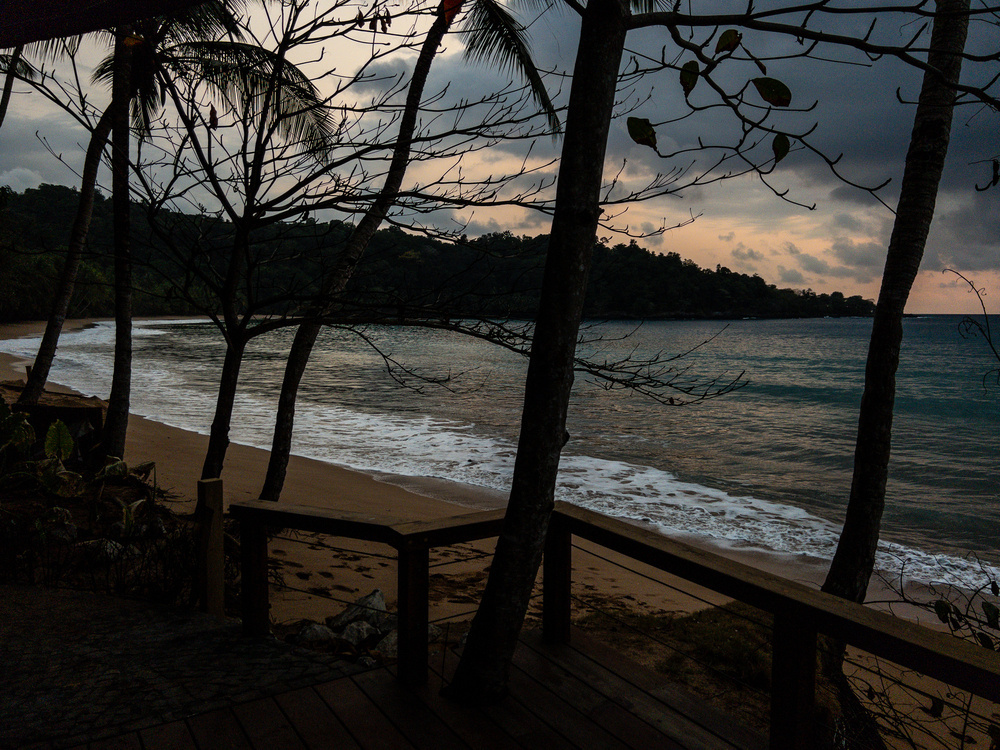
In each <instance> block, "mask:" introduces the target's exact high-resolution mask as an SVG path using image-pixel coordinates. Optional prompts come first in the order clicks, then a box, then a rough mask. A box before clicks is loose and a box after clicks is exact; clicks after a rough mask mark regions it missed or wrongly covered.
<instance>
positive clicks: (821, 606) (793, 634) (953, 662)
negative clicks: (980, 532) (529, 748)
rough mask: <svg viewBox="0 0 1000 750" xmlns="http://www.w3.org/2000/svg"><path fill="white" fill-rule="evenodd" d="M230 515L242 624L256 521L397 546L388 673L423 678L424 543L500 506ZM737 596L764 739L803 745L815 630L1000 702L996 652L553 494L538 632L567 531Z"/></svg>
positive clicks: (565, 612)
mask: <svg viewBox="0 0 1000 750" xmlns="http://www.w3.org/2000/svg"><path fill="white" fill-rule="evenodd" d="M230 512H231V513H232V514H233V515H234V516H235V517H236V518H237V519H239V521H240V527H241V531H240V534H241V540H242V545H241V546H242V550H243V551H242V556H243V559H242V566H243V568H242V571H243V573H242V575H243V603H242V608H243V627H244V630H245V631H246V632H248V633H250V634H253V635H264V634H266V633H267V632H268V627H269V624H268V603H267V536H266V528H267V527H281V528H294V529H301V530H304V531H313V532H319V533H325V534H331V535H333V536H340V537H349V538H354V539H363V540H369V541H375V542H383V543H385V544H389V545H391V546H393V547H395V548H396V550H397V552H398V555H399V572H398V576H399V592H398V595H399V677H400V679H401V680H402V681H404V682H406V683H409V684H420V683H423V682H425V681H426V678H427V623H428V618H427V607H428V598H427V597H428V591H427V586H428V564H429V556H428V551H429V550H430V548H431V547H437V546H444V545H449V544H456V543H459V542H467V541H473V540H476V539H483V538H487V537H492V536H497V534H499V532H500V529H501V526H502V511H486V512H482V513H471V514H465V515H461V516H455V517H452V518H444V519H440V520H436V521H430V522H417V523H403V524H391V523H388V524H387V523H384V522H381V521H379V520H378V519H375V518H372V517H363V516H357V515H351V514H346V513H337V512H332V511H324V510H321V509H317V508H307V507H301V506H289V505H275V504H273V503H262V502H255V503H250V502H248V503H233V504H232V505H231V506H230ZM574 536H578V537H580V538H583V539H587V540H589V541H591V542H594V543H596V544H598V545H601V546H603V547H606V548H608V549H611V550H614V551H616V552H619V553H621V554H624V555H626V556H628V557H630V558H633V559H635V560H639V561H641V562H643V563H646V564H647V565H651V566H653V567H655V568H658V569H660V570H662V571H665V572H667V573H670V574H672V575H675V576H677V577H679V578H683V579H685V580H687V581H691V582H692V583H695V584H697V585H699V586H702V587H704V588H707V589H711V590H713V591H716V592H719V593H721V594H723V595H725V596H727V597H731V598H733V599H738V600H740V601H743V602H746V603H747V604H750V605H752V606H754V607H757V608H759V609H762V610H765V611H767V612H770V613H771V614H772V615H773V616H774V632H773V636H772V638H773V641H772V648H773V658H772V680H771V733H770V746H771V748H773V749H775V750H778V749H781V750H786V749H791V750H797V749H799V748H802V749H805V748H811V747H812V746H813V743H814V740H813V738H812V737H811V720H812V714H813V703H814V697H815V696H814V691H815V680H816V647H817V637H818V635H819V634H821V633H822V634H825V635H827V636H830V637H832V638H835V639H837V640H840V641H843V642H845V643H848V644H851V645H854V646H857V647H858V648H860V649H862V650H864V651H867V652H868V653H871V654H873V655H875V656H878V657H882V658H886V659H888V660H890V661H892V662H895V663H897V664H899V665H901V666H903V667H906V668H910V669H913V670H915V671H918V672H921V673H923V674H926V675H928V676H930V677H933V678H935V679H938V680H941V681H942V682H944V683H947V684H948V685H952V686H954V687H957V688H959V689H961V690H965V691H967V692H970V693H973V694H975V695H979V696H981V697H983V698H986V699H988V700H990V701H993V702H998V703H1000V654H998V653H996V652H995V651H990V650H987V649H985V648H980V647H977V646H974V645H972V644H970V643H966V642H964V641H961V640H959V639H957V638H954V637H952V636H950V635H948V634H946V633H940V632H936V631H933V630H929V629H927V628H924V627H922V626H920V625H917V624H915V623H912V622H909V621H907V620H902V619H899V618H896V617H893V616H892V615H889V614H886V613H884V612H879V611H876V610H873V609H870V608H867V607H863V606H860V605H858V604H854V603H852V602H848V601H845V600H843V599H838V598H836V597H833V596H830V595H828V594H824V593H822V592H820V591H817V590H815V589H811V588H808V587H807V586H804V585H802V584H799V583H796V582H794V581H789V580H787V579H784V578H781V577H780V576H776V575H772V574H770V573H766V572H763V571H760V570H757V569H756V568H752V567H750V566H748V565H744V564H741V563H738V562H735V561H732V560H728V559H726V558H723V557H721V556H719V555H715V554H713V553H711V552H707V551H705V550H701V549H698V548H696V547H692V546H690V545H687V544H684V543H682V542H678V541H675V540H673V539H669V538H667V537H664V536H662V535H660V534H657V533H655V532H653V531H650V530H647V529H644V528H641V527H638V526H634V525H632V524H629V523H626V522H623V521H619V520H617V519H614V518H610V517H608V516H604V515H601V514H599V513H595V512H593V511H589V510H584V509H582V508H578V507H576V506H573V505H569V504H567V503H556V507H555V511H554V512H553V514H552V519H551V522H550V525H549V532H548V538H547V540H546V547H545V558H544V559H545V566H544V577H543V602H542V624H543V633H544V636H545V639H546V640H547V641H549V642H565V641H568V640H569V637H570V612H571V595H570V588H571V583H572V570H573V566H572V549H573V537H574Z"/></svg>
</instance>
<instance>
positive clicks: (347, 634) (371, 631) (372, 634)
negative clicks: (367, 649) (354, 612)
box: [340, 620, 380, 648]
mask: <svg viewBox="0 0 1000 750" xmlns="http://www.w3.org/2000/svg"><path fill="white" fill-rule="evenodd" d="M379 635H380V633H379V631H378V629H377V628H376V627H375V626H374V625H372V624H371V623H369V622H366V621H364V620H355V621H354V622H352V623H350V624H349V625H348V626H347V627H346V628H344V629H343V630H342V631H341V632H340V639H341V640H343V641H347V642H348V643H350V644H351V645H352V646H354V648H358V647H360V646H361V644H362V643H364V642H365V641H367V640H369V639H371V640H374V639H377V638H378V637H379Z"/></svg>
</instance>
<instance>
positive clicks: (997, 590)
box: [990, 581, 1000, 596]
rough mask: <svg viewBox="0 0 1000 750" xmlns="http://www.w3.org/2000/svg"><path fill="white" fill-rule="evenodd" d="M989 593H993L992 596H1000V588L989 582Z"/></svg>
mask: <svg viewBox="0 0 1000 750" xmlns="http://www.w3.org/2000/svg"><path fill="white" fill-rule="evenodd" d="M990 591H992V592H993V596H1000V586H998V585H997V582H996V581H990Z"/></svg>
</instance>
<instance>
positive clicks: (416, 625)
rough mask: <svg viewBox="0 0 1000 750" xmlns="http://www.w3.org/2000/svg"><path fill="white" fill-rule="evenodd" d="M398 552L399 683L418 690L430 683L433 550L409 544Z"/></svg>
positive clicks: (404, 545)
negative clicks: (429, 617)
mask: <svg viewBox="0 0 1000 750" xmlns="http://www.w3.org/2000/svg"><path fill="white" fill-rule="evenodd" d="M397 553H398V569H397V573H396V575H397V581H398V583H397V587H398V588H397V595H398V598H399V603H398V605H397V608H398V614H399V628H398V631H397V632H398V636H399V640H398V648H399V658H398V668H399V680H400V682H402V683H404V684H405V685H411V686H414V687H416V686H420V685H426V684H427V639H428V622H427V620H428V616H427V607H428V601H427V599H428V594H429V584H430V571H429V567H430V551H429V550H428V548H427V546H426V545H422V544H414V543H411V542H409V541H406V542H404V543H403V544H401V545H400V546H399V547H398V548H397Z"/></svg>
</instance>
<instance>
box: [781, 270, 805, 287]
mask: <svg viewBox="0 0 1000 750" xmlns="http://www.w3.org/2000/svg"><path fill="white" fill-rule="evenodd" d="M778 278H779V279H781V283H782V284H803V283H805V280H806V277H805V276H803V275H802V274H801V272H799V271H797V270H796V269H794V268H785V267H784V266H778Z"/></svg>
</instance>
